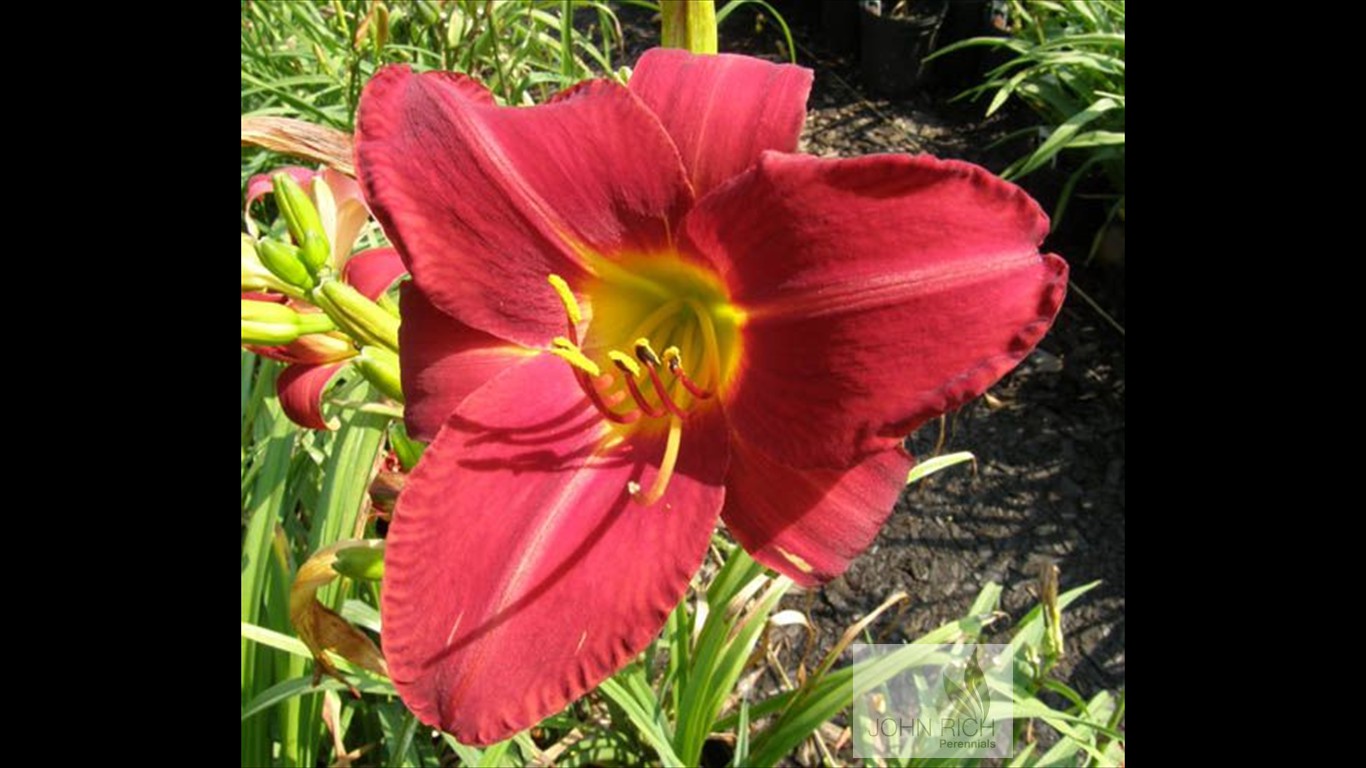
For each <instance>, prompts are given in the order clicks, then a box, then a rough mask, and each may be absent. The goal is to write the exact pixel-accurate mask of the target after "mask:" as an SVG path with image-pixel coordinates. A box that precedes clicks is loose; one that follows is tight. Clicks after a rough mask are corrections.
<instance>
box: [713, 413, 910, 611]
mask: <svg viewBox="0 0 1366 768" xmlns="http://www.w3.org/2000/svg"><path fill="white" fill-rule="evenodd" d="M914 464H915V459H913V458H911V456H910V455H909V454H908V453H906V451H905V450H903V449H902V447H901V446H899V445H898V446H895V447H892V448H889V449H887V450H884V451H880V452H878V453H875V454H873V455H872V456H871V457H869V458H867V459H864V460H863V461H861V462H860V463H858V464H856V465H854V466H853V468H851V469H849V470H838V469H794V468H792V467H789V466H786V465H784V464H781V463H779V462H777V461H775V460H774V459H773V458H772V457H771V456H767V455H765V454H764V453H763V451H760V450H759V449H758V448H756V447H755V446H753V445H751V444H749V443H748V442H746V441H745V440H743V439H741V438H739V437H734V438H732V440H731V453H730V474H729V475H728V477H727V479H726V506H725V509H724V510H722V512H721V518H722V519H723V520H725V521H726V526H727V527H729V528H730V530H731V533H733V534H734V535H735V540H736V541H738V542H740V544H741V546H743V547H744V548H745V549H746V550H748V551H749V553H750V554H751V555H753V556H754V559H755V560H758V561H759V562H761V563H763V564H764V565H767V566H768V567H770V568H772V569H773V570H775V571H778V572H779V573H782V574H784V575H786V576H788V577H790V578H791V579H792V580H793V581H795V582H797V583H798V584H801V585H803V586H815V585H817V584H820V583H822V582H826V581H829V580H830V579H833V578H835V577H836V576H838V575H840V574H841V573H844V570H845V568H847V567H849V561H850V560H852V559H854V558H855V557H857V556H858V555H859V554H860V553H862V552H863V550H865V549H867V548H868V545H869V544H871V543H873V539H874V538H876V537H877V532H878V530H880V529H881V528H882V523H883V522H884V521H886V519H887V516H888V515H890V514H891V512H892V506H893V505H894V504H896V500H897V497H898V496H899V495H900V494H901V489H902V488H904V487H905V486H906V473H907V472H909V471H910V469H911V467H912V466H914Z"/></svg>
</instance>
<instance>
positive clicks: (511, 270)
mask: <svg viewBox="0 0 1366 768" xmlns="http://www.w3.org/2000/svg"><path fill="white" fill-rule="evenodd" d="M481 93H484V91H483V90H482V88H480V87H479V86H477V85H475V84H473V83H471V82H470V81H468V80H466V79H464V78H462V77H460V76H457V75H450V74H436V73H426V74H414V73H413V72H411V71H409V70H408V68H407V67H402V66H391V67H387V68H385V69H384V70H382V71H381V72H380V73H379V74H378V75H376V76H375V77H374V79H372V80H371V81H370V83H369V85H367V86H366V88H365V93H364V94H363V95H362V97H361V103H360V109H359V111H358V113H357V119H356V161H357V165H358V167H359V168H360V170H361V173H360V179H361V185H362V187H363V188H364V190H365V196H366V200H367V201H368V202H369V203H370V208H371V210H373V211H374V213H375V216H376V218H378V219H379V221H380V223H381V224H382V225H383V226H384V230H385V232H386V233H387V234H388V235H389V239H390V241H391V242H393V243H394V245H395V246H397V247H398V249H399V252H400V253H402V254H403V256H404V258H405V259H406V260H407V263H408V268H409V270H410V271H411V272H412V273H413V277H414V279H415V280H416V281H417V284H418V285H419V286H420V287H421V288H422V290H423V291H424V292H425V293H426V294H427V297H428V298H429V299H430V300H431V301H432V303H433V304H435V305H436V306H437V307H439V308H441V310H442V311H444V312H446V313H447V314H449V315H451V316H452V317H454V318H456V319H458V320H460V321H462V322H464V323H466V324H468V325H470V326H473V327H475V328H478V329H480V330H483V331H486V332H488V333H492V334H494V335H496V336H499V337H501V338H505V339H508V340H510V341H516V342H520V343H523V344H526V345H528V346H543V345H545V344H546V343H548V342H549V340H550V339H551V338H552V337H554V336H555V335H558V334H559V333H561V332H562V328H563V325H564V310H563V308H562V307H561V306H560V304H559V301H558V299H557V298H556V296H555V294H554V292H553V291H550V290H547V288H546V277H547V275H549V274H551V273H555V274H558V275H562V276H563V277H564V278H565V279H567V280H570V282H571V283H573V284H577V283H578V280H579V279H581V278H582V276H583V275H584V274H585V271H586V270H589V269H591V264H590V262H592V261H593V260H594V259H595V257H602V258H614V257H616V256H618V255H621V254H623V253H636V254H640V253H651V252H655V251H658V250H662V249H664V248H666V247H667V246H668V245H669V244H670V242H671V237H672V233H674V232H676V231H677V229H676V225H677V222H678V221H679V220H680V218H681V216H682V214H683V212H684V211H686V210H687V208H688V207H689V206H690V205H691V202H692V194H691V190H690V188H689V186H688V182H687V179H686V176H685V173H684V171H683V168H682V164H681V163H680V161H679V159H678V153H677V151H676V150H675V148H674V146H673V143H672V142H671V141H670V140H669V137H668V135H667V134H665V132H664V129H663V128H662V127H661V126H660V125H659V121H658V120H656V119H655V117H654V116H653V115H651V114H650V112H649V110H648V109H647V108H646V107H645V106H644V105H643V104H642V103H641V102H640V101H639V100H638V99H636V98H635V97H634V96H632V95H631V93H630V91H628V90H626V89H625V88H623V87H621V86H619V85H616V84H614V83H611V82H609V81H592V82H588V83H584V84H581V85H579V86H576V87H575V88H574V89H572V90H571V92H570V93H569V94H568V95H567V96H565V97H563V98H560V99H557V100H556V101H555V102H554V103H552V104H545V105H542V106H538V107H529V108H503V107H497V106H494V105H492V104H491V103H489V101H488V99H487V96H486V94H485V95H484V97H482V98H481V97H479V96H478V94H481ZM414 158H422V161H421V162H414Z"/></svg>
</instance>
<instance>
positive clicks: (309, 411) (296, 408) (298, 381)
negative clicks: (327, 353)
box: [275, 363, 346, 429]
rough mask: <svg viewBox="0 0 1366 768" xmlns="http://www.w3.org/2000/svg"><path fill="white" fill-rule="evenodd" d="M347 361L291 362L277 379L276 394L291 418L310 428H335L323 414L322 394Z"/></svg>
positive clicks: (281, 405)
mask: <svg viewBox="0 0 1366 768" xmlns="http://www.w3.org/2000/svg"><path fill="white" fill-rule="evenodd" d="M344 367H346V364H345V363H337V364H335V365H291V366H289V367H288V368H286V369H284V370H283V371H280V375H279V377H278V378H276V379H275V394H276V396H277V397H279V398H280V408H281V409H282V410H284V412H285V415H286V416H288V417H289V420H290V421H292V422H294V423H295V424H298V425H299V426H301V427H308V428H309V429H334V428H335V425H333V424H329V423H328V422H327V420H326V419H324V418H323V411H322V398H323V392H325V391H327V385H328V384H330V383H332V377H334V376H336V375H337V373H338V372H340V371H341V369H342V368H344Z"/></svg>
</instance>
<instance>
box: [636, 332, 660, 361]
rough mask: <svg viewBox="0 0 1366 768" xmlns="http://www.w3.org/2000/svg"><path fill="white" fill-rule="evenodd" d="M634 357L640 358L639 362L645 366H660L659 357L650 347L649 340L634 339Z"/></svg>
mask: <svg viewBox="0 0 1366 768" xmlns="http://www.w3.org/2000/svg"><path fill="white" fill-rule="evenodd" d="M636 357H638V358H640V362H642V363H645V364H646V365H651V366H655V365H659V364H660V359H659V355H657V354H655V350H654V347H651V346H650V340H649V339H644V338H641V339H636Z"/></svg>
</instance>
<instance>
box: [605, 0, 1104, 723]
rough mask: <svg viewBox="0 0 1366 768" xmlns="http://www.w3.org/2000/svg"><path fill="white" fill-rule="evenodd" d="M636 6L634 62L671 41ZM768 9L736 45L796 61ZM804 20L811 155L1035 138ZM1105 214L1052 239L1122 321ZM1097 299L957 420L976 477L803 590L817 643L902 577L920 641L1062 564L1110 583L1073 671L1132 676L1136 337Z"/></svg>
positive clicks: (900, 618)
mask: <svg viewBox="0 0 1366 768" xmlns="http://www.w3.org/2000/svg"><path fill="white" fill-rule="evenodd" d="M780 7H781V8H788V7H790V5H780ZM621 15H622V20H623V23H624V24H625V26H626V28H627V40H628V48H629V49H630V51H629V53H628V56H627V60H628V61H634V60H635V57H636V55H638V53H639V52H640V51H641V50H644V49H645V48H646V47H649V46H650V45H652V44H654V41H656V40H657V39H658V38H657V32H656V29H657V27H655V26H654V25H653V23H652V21H651V19H650V18H649V15H648V14H646V13H643V12H638V11H637V10H635V9H631V8H622V9H621ZM755 19H756V16H755V14H754V13H752V12H750V11H749V10H742V11H740V12H737V13H736V14H734V16H733V17H732V18H731V19H729V20H727V22H726V24H725V25H723V27H722V34H721V48H722V50H725V51H733V52H745V53H751V54H755V55H762V56H765V57H766V58H772V59H775V60H777V59H780V58H781V57H782V55H783V54H782V53H781V45H782V44H781V43H780V42H779V41H780V40H781V34H780V33H779V32H778V30H777V29H776V27H775V26H774V25H773V24H771V23H769V24H767V25H764V24H762V23H759V24H756V20H755ZM794 20H795V19H794ZM793 32H794V35H796V37H797V44H798V45H797V47H798V61H799V63H801V64H803V65H804V66H808V67H811V68H812V69H814V70H815V72H816V79H815V86H814V88H813V91H812V94H811V100H810V102H809V109H810V114H809V119H808V121H807V128H806V131H805V133H804V134H803V138H802V150H803V151H805V152H810V153H812V154H817V155H839V156H855V155H864V154H869V153H875V152H913V153H914V152H930V153H932V154H935V155H938V156H941V157H953V158H961V159H965V160H969V161H972V162H976V163H979V164H982V165H984V166H986V167H988V168H990V169H991V170H993V171H1000V170H1001V169H1003V168H1004V167H1005V166H1006V165H1007V164H1008V163H1009V162H1010V161H1011V160H1013V159H1015V158H1016V157H1018V156H1019V155H1020V154H1021V153H1022V152H1023V151H1024V150H1023V149H1022V147H1020V146H1019V145H1016V146H1005V147H1000V148H998V149H996V150H993V151H990V152H988V151H987V150H986V149H985V148H986V146H987V145H988V144H990V143H991V142H992V141H994V140H996V139H997V138H999V137H1001V136H1004V135H1006V134H1007V133H1009V132H1011V131H1012V130H1015V129H1016V128H1019V127H1021V126H1026V125H1029V124H1031V119H1030V116H1029V115H1028V114H1027V113H1025V112H1023V111H1020V110H1005V111H1003V113H1001V114H998V115H996V116H994V117H993V118H991V119H983V118H982V111H983V109H984V107H983V105H982V104H981V103H978V104H948V103H947V101H948V99H949V97H951V96H952V95H953V93H954V92H955V89H953V88H952V87H951V86H945V87H941V88H939V89H937V90H935V89H932V90H929V91H927V92H922V93H919V94H917V95H916V96H914V97H912V98H910V99H908V100H904V101H897V102H890V101H887V100H883V99H878V98H875V97H870V96H868V95H867V93H866V89H865V88H864V86H863V84H862V82H861V75H860V72H859V70H858V66H857V64H856V63H855V62H853V61H851V60H850V59H848V58H841V57H839V56H836V55H833V54H831V53H829V52H828V51H827V50H825V49H824V48H823V47H822V45H821V43H820V41H819V40H814V39H812V36H811V35H809V34H808V33H807V32H806V31H805V30H804V29H803V28H801V26H800V25H794V29H793ZM1063 179H1065V174H1063V173H1061V172H1054V173H1051V174H1049V173H1045V172H1039V173H1036V174H1035V175H1033V176H1030V177H1027V178H1026V179H1025V180H1024V181H1023V182H1022V184H1023V186H1025V187H1026V188H1027V189H1029V191H1030V192H1031V193H1032V194H1034V195H1035V197H1036V198H1038V199H1039V200H1040V201H1041V202H1042V203H1043V205H1044V207H1045V210H1051V209H1052V205H1053V203H1054V201H1056V198H1057V193H1058V190H1059V188H1060V187H1061V183H1062V180H1063ZM1102 210H1103V209H1102V208H1101V205H1100V204H1099V203H1087V202H1086V201H1084V200H1083V201H1080V202H1078V203H1077V204H1075V205H1074V206H1073V210H1072V211H1071V212H1069V213H1068V214H1067V219H1068V221H1066V222H1065V224H1066V225H1067V226H1066V227H1065V228H1064V229H1063V230H1062V231H1060V232H1058V233H1055V236H1054V237H1052V238H1050V240H1049V242H1048V243H1047V244H1046V246H1047V247H1048V248H1049V249H1050V250H1053V251H1055V252H1058V253H1062V254H1063V255H1064V256H1066V257H1067V258H1068V259H1069V261H1071V262H1072V264H1073V280H1074V283H1075V284H1076V285H1079V286H1081V287H1082V289H1083V290H1085V291H1086V293H1087V294H1089V295H1090V296H1092V297H1093V298H1095V299H1096V301H1097V303H1098V304H1099V305H1100V306H1101V307H1102V308H1103V309H1105V310H1106V311H1107V312H1108V313H1109V314H1110V315H1111V316H1113V317H1114V318H1115V319H1116V320H1117V321H1118V322H1119V323H1120V324H1122V323H1123V322H1124V274H1123V263H1122V259H1121V260H1120V261H1119V263H1118V264H1115V263H1110V264H1100V263H1097V264H1093V265H1091V266H1085V261H1086V256H1087V253H1088V251H1089V249H1090V245H1091V240H1090V238H1091V235H1092V234H1093V233H1094V232H1095V231H1096V228H1097V227H1098V225H1099V224H1100V219H1099V216H1100V215H1101V212H1102ZM1079 298H1080V296H1079V294H1078V293H1077V291H1076V290H1075V289H1074V290H1073V291H1072V293H1071V295H1069V298H1068V301H1067V303H1066V305H1065V306H1064V307H1063V310H1062V313H1061V315H1060V316H1059V318H1058V321H1057V323H1056V325H1055V327H1054V329H1053V331H1052V332H1051V333H1050V334H1049V335H1048V337H1047V338H1046V339H1045V340H1044V341H1043V343H1042V344H1041V345H1040V347H1039V349H1038V350H1037V351H1036V352H1035V353H1034V354H1033V355H1031V356H1030V358H1029V359H1028V360H1027V361H1026V362H1025V363H1024V364H1023V365H1022V366H1020V368H1019V369H1017V370H1016V371H1015V372H1013V373H1012V374H1010V375H1009V376H1007V377H1006V378H1005V379H1004V380H1003V381H1002V382H1001V383H999V384H998V385H997V386H996V387H994V388H993V389H992V391H991V394H992V395H993V396H994V397H995V398H996V399H997V400H999V401H1000V404H1001V405H999V406H998V407H995V408H993V407H989V406H988V405H987V403H986V402H985V401H984V400H978V401H977V402H975V403H973V404H971V405H969V406H967V407H965V408H963V409H962V410H960V411H959V412H958V413H957V414H955V415H954V416H952V417H951V418H950V420H949V422H948V427H949V435H948V439H947V442H946V445H945V447H944V450H945V451H957V450H969V451H972V452H973V453H975V454H976V455H977V457H978V460H979V463H980V464H979V471H978V472H977V474H976V476H974V475H973V473H972V472H971V470H970V469H969V468H968V467H967V466H966V465H960V466H959V467H954V468H951V469H949V470H947V471H945V472H943V473H942V474H940V475H938V476H935V477H933V478H931V479H930V480H928V481H926V482H924V483H921V484H920V485H919V486H918V487H916V488H913V489H910V490H908V492H907V493H906V494H905V495H904V496H903V497H902V499H901V501H900V502H899V503H898V505H897V508H896V512H895V513H894V514H893V516H892V517H891V519H890V521H889V522H888V524H887V525H886V527H885V528H884V529H883V531H882V533H881V535H880V536H879V537H878V539H877V541H876V543H875V544H874V545H873V547H872V548H871V549H870V550H869V551H868V552H867V553H866V554H865V555H863V556H862V557H860V558H859V559H858V560H857V561H855V562H854V564H853V565H852V566H851V567H850V569H849V571H848V573H847V574H845V575H844V576H843V577H841V578H839V579H836V580H835V581H834V582H832V583H830V584H828V585H826V586H825V587H824V588H823V589H820V590H818V591H815V592H813V593H811V594H809V595H802V594H794V595H792V596H790V597H789V598H788V600H787V602H788V607H794V608H799V609H806V610H809V612H810V614H811V616H812V618H813V620H814V621H815V623H816V629H817V632H818V636H817V638H816V641H815V643H816V648H815V649H813V650H815V651H818V652H820V653H823V652H824V650H825V649H827V648H829V647H830V645H831V644H833V642H834V641H835V640H837V639H838V637H839V636H840V634H842V632H843V630H844V628H845V627H847V626H848V625H850V624H851V623H853V622H854V621H855V620H857V619H858V618H860V617H861V616H864V615H866V614H867V612H868V611H870V610H872V609H873V608H874V607H876V606H877V605H878V604H879V603H881V602H882V601H883V599H885V598H886V597H887V596H888V595H890V594H891V593H893V592H895V591H897V590H906V591H907V592H908V593H909V594H910V596H911V600H910V602H909V604H908V605H907V606H906V608H905V609H904V610H903V611H902V612H901V613H900V614H888V615H887V616H884V617H883V619H882V620H881V621H880V623H879V625H875V626H877V627H880V628H881V629H882V630H883V631H884V632H887V634H886V635H885V637H886V638H887V639H888V640H898V639H912V638H914V637H916V636H918V635H920V634H923V633H924V632H926V631H928V630H930V629H933V628H934V627H936V626H938V625H940V624H942V623H943V622H945V621H949V620H952V619H955V618H958V617H960V616H962V615H963V614H964V613H965V612H966V610H967V608H968V606H969V605H970V603H971V602H972V599H973V597H975V596H976V594H977V593H978V591H979V590H980V589H981V587H982V585H983V584H984V583H986V582H987V581H989V580H990V581H996V582H999V583H1001V584H1003V585H1004V586H1005V594H1004V597H1003V608H1004V610H1005V611H1007V612H1009V614H1010V616H1011V622H1012V623H1013V621H1015V620H1018V619H1019V618H1020V617H1021V616H1022V615H1023V613H1024V612H1025V611H1026V610H1027V609H1028V608H1029V607H1030V606H1032V605H1033V604H1034V603H1035V602H1036V600H1037V589H1036V577H1037V574H1038V563H1039V562H1040V561H1041V560H1052V561H1055V562H1056V563H1057V564H1058V565H1059V567H1060V569H1061V574H1062V588H1063V589H1064V590H1065V589H1068V588H1070V587H1073V586H1077V585H1080V584H1084V583H1087V582H1090V581H1092V580H1096V579H1100V580H1102V582H1103V583H1102V584H1101V586H1099V587H1098V588H1096V589H1095V590H1093V591H1092V592H1091V593H1090V594H1089V595H1087V596H1086V597H1084V598H1082V599H1081V600H1080V601H1079V602H1078V603H1076V604H1074V605H1073V607H1072V608H1070V609H1069V610H1068V611H1067V612H1066V613H1065V622H1064V629H1065V632H1066V636H1067V657H1066V659H1065V661H1064V663H1063V664H1062V665H1061V666H1060V668H1059V669H1058V675H1059V676H1060V677H1061V678H1062V679H1064V680H1066V681H1067V682H1069V683H1070V684H1071V685H1072V686H1073V687H1075V688H1077V689H1078V690H1080V691H1081V692H1082V693H1083V695H1088V696H1089V695H1091V694H1093V693H1095V692H1097V691H1099V690H1101V689H1110V690H1114V689H1116V688H1119V687H1122V686H1123V685H1124V479H1125V467H1124V338H1123V336H1122V335H1121V334H1120V333H1119V332H1118V331H1117V330H1115V328H1113V327H1112V326H1111V325H1110V324H1109V323H1108V322H1107V321H1105V320H1103V319H1102V318H1101V316H1100V314H1099V313H1098V312H1097V311H1095V309H1093V308H1092V307H1090V306H1088V305H1087V304H1086V303H1084V302H1083V301H1080V300H1079ZM938 432H939V430H938V426H937V425H930V426H927V427H926V428H924V429H922V430H921V431H920V432H919V433H917V434H916V435H914V436H912V447H913V448H914V449H915V452H916V454H917V455H922V456H923V455H926V454H927V453H928V452H929V451H930V450H931V449H932V448H933V447H934V444H935V441H936V439H937V438H938ZM1002 629H1003V630H1004V629H1005V626H1003V627H1002ZM814 658H819V656H815V657H814Z"/></svg>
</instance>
